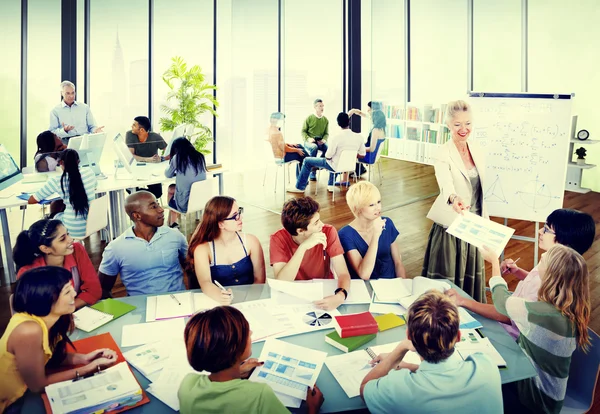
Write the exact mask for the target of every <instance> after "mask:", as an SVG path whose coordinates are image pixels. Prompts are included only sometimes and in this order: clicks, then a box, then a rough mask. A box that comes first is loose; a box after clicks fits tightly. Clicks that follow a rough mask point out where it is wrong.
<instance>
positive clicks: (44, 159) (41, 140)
mask: <svg viewBox="0 0 600 414" xmlns="http://www.w3.org/2000/svg"><path fill="white" fill-rule="evenodd" d="M36 143H37V147H38V148H37V152H36V153H35V156H34V158H33V161H34V164H35V169H36V171H38V172H49V171H54V170H56V166H57V165H58V158H59V156H60V151H63V150H64V149H66V148H67V146H66V145H65V144H63V143H62V141H61V140H60V138H59V137H58V136H56V135H55V134H54V133H52V132H51V131H44V132H42V133H41V134H39V135H38V136H37V141H36Z"/></svg>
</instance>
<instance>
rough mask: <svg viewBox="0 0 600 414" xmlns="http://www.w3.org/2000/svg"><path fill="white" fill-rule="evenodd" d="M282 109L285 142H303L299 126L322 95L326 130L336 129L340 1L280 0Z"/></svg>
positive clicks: (340, 96)
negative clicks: (282, 12) (327, 122)
mask: <svg viewBox="0 0 600 414" xmlns="http://www.w3.org/2000/svg"><path fill="white" fill-rule="evenodd" d="M284 5H285V7H284V22H283V24H284V33H283V35H284V39H285V40H284V54H283V64H284V71H283V74H282V76H283V82H282V84H283V90H282V93H283V108H282V112H283V113H284V114H285V116H286V118H285V128H284V129H285V132H284V134H285V138H286V141H287V142H302V137H301V135H300V131H301V129H302V123H303V122H304V120H305V119H306V117H307V116H308V115H310V114H312V113H314V108H313V101H314V100H315V99H316V98H320V99H322V100H323V103H324V105H325V112H324V115H325V116H326V117H327V118H328V120H329V134H330V135H331V134H335V133H336V132H338V131H339V130H340V129H339V127H338V126H337V123H336V117H337V114H338V113H339V112H341V111H342V110H343V109H344V105H343V102H342V99H343V61H342V59H343V38H342V36H343V29H342V27H343V26H342V23H343V18H344V16H343V8H342V1H335V0H330V1H326V2H325V1H320V0H303V1H299V0H290V1H285V2H284Z"/></svg>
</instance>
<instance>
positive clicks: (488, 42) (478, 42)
mask: <svg viewBox="0 0 600 414" xmlns="http://www.w3.org/2000/svg"><path fill="white" fill-rule="evenodd" d="M521 32H522V30H521V0H504V1H497V2H492V1H487V0H474V2H473V90H475V91H484V92H520V91H521V34H522V33H521Z"/></svg>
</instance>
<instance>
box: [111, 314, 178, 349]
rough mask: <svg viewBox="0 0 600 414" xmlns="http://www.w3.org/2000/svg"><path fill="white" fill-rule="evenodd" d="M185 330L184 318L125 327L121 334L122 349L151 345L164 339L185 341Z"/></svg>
mask: <svg viewBox="0 0 600 414" xmlns="http://www.w3.org/2000/svg"><path fill="white" fill-rule="evenodd" d="M184 329H185V322H184V320H183V319H182V318H176V319H168V320H165V321H157V322H149V323H137V324H134V325H125V326H123V331H122V334H121V347H127V346H136V345H143V344H149V343H151V342H158V341H161V340H163V339H164V338H173V339H177V338H181V339H183V331H184Z"/></svg>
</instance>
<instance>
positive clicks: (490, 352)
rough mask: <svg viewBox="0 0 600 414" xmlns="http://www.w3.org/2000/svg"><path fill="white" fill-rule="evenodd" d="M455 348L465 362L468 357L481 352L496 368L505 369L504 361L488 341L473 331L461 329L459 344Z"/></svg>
mask: <svg viewBox="0 0 600 414" xmlns="http://www.w3.org/2000/svg"><path fill="white" fill-rule="evenodd" d="M455 347H456V350H457V351H458V353H459V354H460V357H461V358H462V359H465V360H466V359H467V357H468V356H469V355H471V354H475V353H477V352H481V353H483V354H486V355H487V356H489V357H490V358H491V360H492V361H494V363H495V364H496V365H497V366H498V367H506V361H505V360H504V358H502V355H500V353H499V352H498V350H497V349H496V348H495V347H494V345H492V343H491V342H490V339H489V338H484V337H482V336H481V335H480V334H479V332H477V331H476V330H475V329H461V330H460V342H458V343H457V344H456V346H455Z"/></svg>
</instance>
